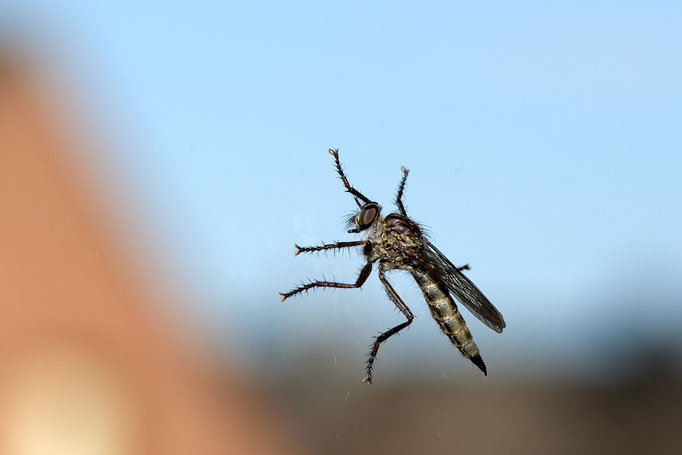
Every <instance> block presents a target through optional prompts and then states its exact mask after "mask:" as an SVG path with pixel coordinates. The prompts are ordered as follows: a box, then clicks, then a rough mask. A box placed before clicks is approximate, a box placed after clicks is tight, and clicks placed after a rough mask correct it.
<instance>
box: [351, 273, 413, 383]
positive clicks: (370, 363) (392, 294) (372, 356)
mask: <svg viewBox="0 0 682 455" xmlns="http://www.w3.org/2000/svg"><path fill="white" fill-rule="evenodd" d="M379 280H380V281H381V284H382V285H383V286H384V289H386V294H388V298H389V299H391V301H392V302H393V303H394V304H395V306H396V307H398V309H399V310H400V312H401V313H403V314H404V315H405V317H406V318H407V321H405V322H403V323H402V324H398V325H397V326H395V327H393V328H392V329H390V330H387V331H386V332H384V333H382V334H381V335H379V336H378V337H376V339H375V340H374V344H373V345H372V350H371V351H370V353H369V359H367V377H366V378H365V379H363V380H362V382H367V383H370V384H371V383H372V369H373V368H374V361H375V360H376V357H377V353H378V352H379V345H381V343H383V342H384V341H386V340H388V339H389V338H391V337H392V336H393V335H395V334H396V333H398V332H400V331H401V330H402V329H404V328H405V327H407V326H409V325H410V324H412V321H413V320H414V315H413V314H412V312H411V311H410V309H409V308H408V307H407V305H406V304H405V302H403V299H401V298H400V296H399V295H398V293H397V292H396V291H395V289H393V286H391V283H389V282H388V280H387V279H386V277H385V276H384V269H383V268H382V267H381V265H379Z"/></svg>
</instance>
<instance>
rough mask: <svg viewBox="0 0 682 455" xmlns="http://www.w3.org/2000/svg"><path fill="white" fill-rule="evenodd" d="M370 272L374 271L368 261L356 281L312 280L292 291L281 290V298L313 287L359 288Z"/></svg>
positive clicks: (283, 298) (286, 297)
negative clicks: (349, 282) (350, 282)
mask: <svg viewBox="0 0 682 455" xmlns="http://www.w3.org/2000/svg"><path fill="white" fill-rule="evenodd" d="M370 273H372V263H371V262H368V263H367V264H365V265H364V266H363V267H362V269H360V274H359V275H358V279H357V280H355V283H352V284H348V283H337V282H334V281H312V282H310V283H307V284H304V285H301V286H299V287H297V288H295V289H292V290H291V291H288V292H280V293H279V295H280V296H281V297H282V298H281V300H282V302H284V301H285V300H286V299H288V298H289V297H292V296H294V295H296V294H300V293H301V292H304V291H308V290H310V289H313V288H344V289H354V288H359V287H361V286H362V285H363V284H365V281H367V278H368V277H369V274H370Z"/></svg>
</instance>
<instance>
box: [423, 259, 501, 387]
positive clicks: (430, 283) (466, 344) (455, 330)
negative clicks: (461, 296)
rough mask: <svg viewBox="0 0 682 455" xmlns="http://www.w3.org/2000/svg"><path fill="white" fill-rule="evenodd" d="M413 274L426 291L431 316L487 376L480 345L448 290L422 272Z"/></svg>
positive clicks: (460, 350)
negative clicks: (479, 350)
mask: <svg viewBox="0 0 682 455" xmlns="http://www.w3.org/2000/svg"><path fill="white" fill-rule="evenodd" d="M412 276H414V279H415V280H417V284H418V285H419V287H420V288H421V290H422V292H423V293H424V299H426V303H428V304H429V310H431V316H433V318H434V319H435V320H436V322H437V323H438V326H439V327H440V329H441V330H442V331H443V333H444V334H445V335H446V336H447V337H448V338H449V339H450V341H451V342H452V344H454V345H455V346H456V347H457V349H459V352H461V353H462V355H464V357H466V358H467V359H469V360H471V361H472V362H473V363H474V364H475V365H476V366H477V367H478V368H480V369H481V371H483V374H485V375H486V376H487V374H488V372H487V369H486V366H485V363H483V359H482V358H481V355H480V354H479V352H478V346H476V343H474V340H473V338H472V337H471V332H469V329H468V328H467V325H466V322H464V318H463V317H462V315H461V314H460V312H459V310H458V309H457V305H456V304H455V302H454V301H453V300H452V297H450V293H449V292H448V290H447V289H446V288H445V287H444V286H442V285H439V284H438V283H437V282H435V281H434V280H433V279H432V278H431V277H430V276H428V275H426V274H424V273H422V272H419V271H413V272H412Z"/></svg>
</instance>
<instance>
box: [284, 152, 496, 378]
mask: <svg viewBox="0 0 682 455" xmlns="http://www.w3.org/2000/svg"><path fill="white" fill-rule="evenodd" d="M329 153H330V154H331V155H332V156H333V157H334V162H335V165H336V172H338V174H339V177H340V178H341V182H343V186H344V187H346V192H348V193H350V194H352V195H353V197H354V198H355V202H356V203H357V205H358V207H359V210H358V211H357V213H356V214H354V215H353V216H352V217H351V218H350V219H349V223H348V224H349V227H351V228H352V229H350V230H349V231H348V232H349V233H359V234H361V235H362V236H363V237H364V240H359V241H355V242H336V243H332V244H328V245H319V246H307V247H303V246H298V245H295V248H296V252H295V254H296V255H298V254H299V253H312V252H319V251H330V250H339V249H342V248H351V247H362V254H363V255H364V256H365V258H366V259H367V263H366V264H365V265H364V266H363V267H362V269H361V270H360V274H359V276H358V278H357V279H356V280H355V283H351V284H346V283H336V282H331V281H312V282H309V283H305V284H302V285H301V286H299V287H297V288H295V289H292V290H291V291H289V292H280V293H279V295H280V296H281V298H282V301H284V300H286V299H288V298H289V297H292V296H294V295H296V294H299V293H301V292H303V291H308V290H310V289H313V288H318V287H322V288H346V289H351V288H359V287H361V286H362V285H363V284H364V283H365V281H366V280H367V278H368V277H369V274H370V273H371V272H372V265H373V264H374V263H375V262H378V263H379V264H378V267H377V268H378V270H379V272H378V273H379V281H381V284H382V285H383V286H384V289H385V290H386V293H387V294H388V298H389V299H391V301H392V302H393V303H394V304H395V306H396V307H398V309H399V310H400V311H401V312H402V313H403V314H404V315H405V317H406V318H407V321H405V322H403V323H402V324H398V325H397V326H395V327H393V328H392V329H390V330H387V331H386V332H384V333H382V334H380V335H379V336H378V337H376V339H375V341H374V344H373V345H372V348H371V350H370V352H369V359H368V360H367V377H365V379H363V382H368V383H371V382H372V369H373V367H374V361H375V360H376V356H377V352H378V351H379V346H380V345H381V343H383V342H384V341H386V340H388V339H389V338H390V337H392V336H393V335H395V334H396V333H398V332H400V331H401V330H403V329H404V328H406V327H408V326H409V325H410V324H412V320H413V319H414V316H413V315H412V311H410V309H409V308H408V307H407V305H406V304H405V302H404V301H403V299H402V298H401V297H400V296H399V295H398V293H397V292H396V291H395V289H393V286H391V283H389V282H388V280H387V279H386V276H385V274H386V272H388V271H389V270H393V269H401V270H406V271H408V272H410V273H411V274H412V276H413V277H414V279H415V280H416V281H417V284H418V285H419V288H420V289H421V290H422V292H423V293H424V299H425V300H426V303H428V305H429V310H431V315H432V316H433V318H434V319H435V320H436V322H437V323H438V325H439V327H440V329H441V330H442V331H443V333H444V334H445V335H446V336H447V337H448V338H449V339H450V341H451V342H452V344H454V345H455V347H457V349H458V350H459V352H461V353H462V355H464V357H466V358H467V359H469V360H471V361H472V362H473V363H474V365H476V366H477V367H478V368H479V369H480V370H481V371H482V372H483V374H484V375H486V376H487V375H488V370H487V368H486V366H485V363H484V362H483V359H482V358H481V354H480V353H479V351H478V346H476V343H474V340H473V339H472V337H471V332H469V329H468V328H467V326H466V322H464V318H463V317H462V315H461V314H460V312H459V310H458V309H457V305H456V304H455V302H454V300H453V299H452V296H454V297H455V299H457V301H458V302H459V303H461V304H462V305H464V306H465V307H466V308H467V309H468V310H469V311H471V312H472V313H473V314H474V316H476V317H477V318H478V319H480V320H481V321H482V322H483V323H484V324H485V325H487V326H488V327H490V328H491V329H493V330H494V331H496V332H498V333H501V332H502V329H504V328H505V327H506V324H505V322H504V318H503V317H502V314H500V312H499V311H498V310H497V308H495V307H494V306H493V304H492V303H490V301H489V300H488V299H487V298H486V297H485V296H484V295H483V293H482V292H481V291H480V290H479V289H478V288H477V287H476V286H475V285H474V283H472V282H471V281H470V280H469V278H467V277H466V276H465V275H464V274H463V273H462V271H463V270H469V266H468V265H465V266H463V267H456V266H454V265H453V264H452V262H450V261H449V260H448V258H446V257H445V255H443V253H441V252H440V251H438V249H437V248H436V247H435V246H433V244H432V243H431V242H429V240H428V239H427V237H426V236H425V235H424V232H423V231H422V229H421V228H420V226H419V225H418V224H417V223H416V222H414V221H412V220H411V219H410V218H409V217H408V216H407V212H405V206H404V205H403V202H402V196H403V190H404V189H405V182H406V180H407V174H408V172H409V171H408V170H407V169H405V168H404V167H401V168H400V170H401V171H402V173H403V175H402V179H401V180H400V185H399V186H398V193H397V195H396V199H395V204H396V206H397V207H398V213H390V214H388V215H386V217H382V216H381V206H380V205H379V204H377V203H376V202H374V201H370V200H369V199H367V198H366V197H365V196H364V195H363V194H362V193H360V192H359V191H358V190H356V189H355V188H353V187H352V186H351V185H350V183H348V179H347V178H346V175H345V174H344V172H343V169H342V168H341V163H340V162H339V150H338V149H335V150H332V149H330V150H329Z"/></svg>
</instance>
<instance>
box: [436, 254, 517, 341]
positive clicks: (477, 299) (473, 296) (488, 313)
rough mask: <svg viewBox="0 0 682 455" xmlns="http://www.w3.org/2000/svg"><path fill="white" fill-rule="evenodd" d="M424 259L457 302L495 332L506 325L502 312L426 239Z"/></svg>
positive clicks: (498, 331) (499, 331)
mask: <svg viewBox="0 0 682 455" xmlns="http://www.w3.org/2000/svg"><path fill="white" fill-rule="evenodd" d="M425 259H426V263H425V264H424V267H425V268H426V269H427V270H429V271H430V272H431V273H432V274H433V275H434V276H433V277H434V278H436V279H438V280H439V281H441V282H442V283H443V284H445V285H446V286H447V288H448V289H449V290H450V292H452V294H453V295H454V296H455V298H456V299H457V301H458V302H459V303H461V304H462V305H464V306H465V307H466V308H467V309H468V310H469V311H471V312H472V313H473V314H474V316H476V317H477V318H478V319H480V320H481V322H483V323H484V324H485V325H487V326H488V327H490V328H491V329H493V330H494V331H496V332H497V333H501V332H502V329H504V328H505V327H506V326H507V324H505V322H504V318H503V317H502V314H501V313H500V312H499V311H498V310H497V308H495V306H494V305H493V304H492V303H490V300H488V298H487V297H486V296H484V295H483V293H482V292H481V291H480V290H479V289H478V288H477V287H476V285H475V284H474V283H472V282H471V280H469V278H467V277H466V276H464V274H463V273H462V272H460V271H459V270H457V267H455V266H454V265H453V264H452V262H450V261H449V260H448V258H446V257H445V255H444V254H443V253H441V252H440V251H438V248H436V247H435V246H433V244H432V243H431V242H429V241H426V258H425Z"/></svg>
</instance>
